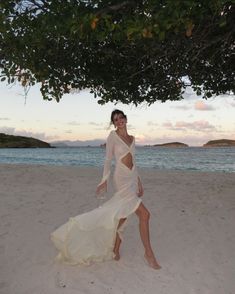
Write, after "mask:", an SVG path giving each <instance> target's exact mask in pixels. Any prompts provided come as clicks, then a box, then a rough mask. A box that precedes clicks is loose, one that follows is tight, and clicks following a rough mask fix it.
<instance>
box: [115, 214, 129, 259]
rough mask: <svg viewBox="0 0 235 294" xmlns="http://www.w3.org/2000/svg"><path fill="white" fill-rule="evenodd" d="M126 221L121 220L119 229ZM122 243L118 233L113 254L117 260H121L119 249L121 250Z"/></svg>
mask: <svg viewBox="0 0 235 294" xmlns="http://www.w3.org/2000/svg"><path fill="white" fill-rule="evenodd" d="M125 220H126V218H121V219H120V221H119V224H118V227H117V229H119V228H120V226H121V225H122V224H123V223H124V222H125ZM121 242H122V240H121V238H120V236H119V234H118V232H117V233H116V241H115V244H114V248H113V252H114V253H115V257H114V259H115V260H119V259H120V254H119V249H120V245H121Z"/></svg>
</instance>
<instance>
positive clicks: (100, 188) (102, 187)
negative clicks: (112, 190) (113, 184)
mask: <svg viewBox="0 0 235 294" xmlns="http://www.w3.org/2000/svg"><path fill="white" fill-rule="evenodd" d="M102 192H103V193H105V192H107V181H105V182H104V183H102V184H100V185H99V186H97V188H96V194H97V195H99V194H100V193H102Z"/></svg>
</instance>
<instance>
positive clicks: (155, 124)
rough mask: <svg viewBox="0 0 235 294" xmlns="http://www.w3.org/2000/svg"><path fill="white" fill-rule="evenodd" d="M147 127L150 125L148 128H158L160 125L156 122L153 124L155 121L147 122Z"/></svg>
mask: <svg viewBox="0 0 235 294" xmlns="http://www.w3.org/2000/svg"><path fill="white" fill-rule="evenodd" d="M147 125H148V126H158V125H159V124H158V123H156V122H153V121H148V122H147Z"/></svg>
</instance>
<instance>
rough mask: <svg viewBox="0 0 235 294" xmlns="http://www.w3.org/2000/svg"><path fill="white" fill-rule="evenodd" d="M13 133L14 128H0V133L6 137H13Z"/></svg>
mask: <svg viewBox="0 0 235 294" xmlns="http://www.w3.org/2000/svg"><path fill="white" fill-rule="evenodd" d="M14 132H15V128H11V127H0V133H5V134H8V135H13V134H14Z"/></svg>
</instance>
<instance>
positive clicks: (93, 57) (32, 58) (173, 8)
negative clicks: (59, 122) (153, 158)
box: [0, 0, 235, 105]
mask: <svg viewBox="0 0 235 294" xmlns="http://www.w3.org/2000/svg"><path fill="white" fill-rule="evenodd" d="M234 11H235V10H234V0H233V1H226V0H207V1H204V0H150V1H145V0H142V1H128V0H127V1H114V0H111V1H106V0H104V1H101V0H87V1H85V0H83V1H82V0H81V1H80V0H16V1H10V0H1V2H0V67H1V80H4V79H5V78H6V79H7V82H8V83H14V82H15V81H19V82H20V83H21V84H22V85H23V86H24V87H29V86H31V85H34V84H35V83H40V84H41V88H40V90H41V93H42V96H43V98H44V99H48V100H51V99H56V100H57V101H59V100H60V99H61V97H62V96H63V94H65V93H69V92H71V91H73V90H74V89H75V90H82V89H87V88H88V89H90V91H91V93H94V95H95V97H99V103H100V104H104V103H106V102H109V101H112V102H118V101H121V102H123V103H134V104H135V105H137V104H139V103H141V102H147V103H148V104H151V103H153V102H155V101H156V100H160V101H163V102H164V101H167V100H179V99H182V94H183V92H184V90H185V88H186V87H187V86H188V85H190V86H192V88H193V89H194V90H195V91H196V93H197V94H203V97H205V98H207V97H211V96H212V95H214V94H216V95H218V94H222V93H227V92H231V91H232V92H234V68H233V65H234V63H233V62H232V57H234V31H235V29H234V23H233V21H234ZM185 77H187V78H185Z"/></svg>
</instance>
